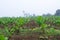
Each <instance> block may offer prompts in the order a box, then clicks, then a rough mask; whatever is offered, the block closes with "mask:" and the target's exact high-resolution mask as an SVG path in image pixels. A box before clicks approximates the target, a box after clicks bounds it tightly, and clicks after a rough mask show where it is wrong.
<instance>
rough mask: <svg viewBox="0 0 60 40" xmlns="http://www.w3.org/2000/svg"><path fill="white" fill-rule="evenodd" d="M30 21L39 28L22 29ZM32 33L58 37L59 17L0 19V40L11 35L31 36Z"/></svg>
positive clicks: (59, 30) (59, 28)
mask: <svg viewBox="0 0 60 40" xmlns="http://www.w3.org/2000/svg"><path fill="white" fill-rule="evenodd" d="M31 20H34V21H35V22H36V24H37V25H39V27H34V28H30V29H28V28H23V26H25V25H28V24H27V23H29V21H31ZM34 25H35V24H34ZM34 25H33V26H34ZM33 26H32V27H33ZM26 27H27V26H26ZM28 27H29V26H28ZM34 33H36V34H38V35H39V36H40V35H42V36H45V35H46V36H56V35H60V16H49V17H47V16H45V17H44V16H36V17H12V18H11V17H2V18H0V40H5V39H6V40H7V39H8V37H10V36H12V35H21V36H26V35H33V34H34Z"/></svg>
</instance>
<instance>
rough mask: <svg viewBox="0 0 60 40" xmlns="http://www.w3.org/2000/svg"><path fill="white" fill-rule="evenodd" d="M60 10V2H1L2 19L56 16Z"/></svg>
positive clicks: (0, 0)
mask: <svg viewBox="0 0 60 40" xmlns="http://www.w3.org/2000/svg"><path fill="white" fill-rule="evenodd" d="M57 9H60V0H0V17H7V16H8V17H12V16H15V17H16V16H24V13H23V11H25V13H27V14H28V13H29V14H31V15H32V14H35V15H42V14H47V13H50V14H52V15H53V14H54V13H55V12H56V10H57Z"/></svg>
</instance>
